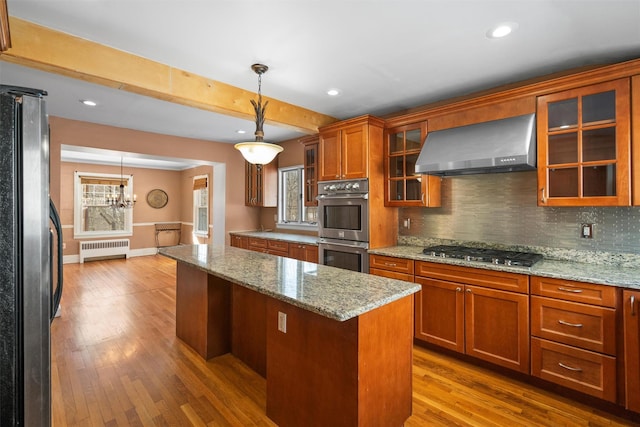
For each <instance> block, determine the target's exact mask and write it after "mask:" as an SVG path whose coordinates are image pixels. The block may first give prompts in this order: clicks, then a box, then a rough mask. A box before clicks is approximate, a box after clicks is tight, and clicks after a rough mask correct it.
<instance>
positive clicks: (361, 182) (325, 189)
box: [318, 179, 369, 194]
mask: <svg viewBox="0 0 640 427" xmlns="http://www.w3.org/2000/svg"><path fill="white" fill-rule="evenodd" d="M368 192H369V180H368V179H350V180H339V181H323V182H320V183H318V194H350V193H354V194H356V193H357V194H360V193H368Z"/></svg>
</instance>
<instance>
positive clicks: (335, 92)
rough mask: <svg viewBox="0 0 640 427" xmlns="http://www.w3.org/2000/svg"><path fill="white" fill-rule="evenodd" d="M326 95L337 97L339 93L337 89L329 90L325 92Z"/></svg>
mask: <svg viewBox="0 0 640 427" xmlns="http://www.w3.org/2000/svg"><path fill="white" fill-rule="evenodd" d="M327 95H329V96H338V95H340V91H339V90H338V89H329V90H328V91H327Z"/></svg>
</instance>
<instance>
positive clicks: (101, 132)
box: [49, 116, 260, 255]
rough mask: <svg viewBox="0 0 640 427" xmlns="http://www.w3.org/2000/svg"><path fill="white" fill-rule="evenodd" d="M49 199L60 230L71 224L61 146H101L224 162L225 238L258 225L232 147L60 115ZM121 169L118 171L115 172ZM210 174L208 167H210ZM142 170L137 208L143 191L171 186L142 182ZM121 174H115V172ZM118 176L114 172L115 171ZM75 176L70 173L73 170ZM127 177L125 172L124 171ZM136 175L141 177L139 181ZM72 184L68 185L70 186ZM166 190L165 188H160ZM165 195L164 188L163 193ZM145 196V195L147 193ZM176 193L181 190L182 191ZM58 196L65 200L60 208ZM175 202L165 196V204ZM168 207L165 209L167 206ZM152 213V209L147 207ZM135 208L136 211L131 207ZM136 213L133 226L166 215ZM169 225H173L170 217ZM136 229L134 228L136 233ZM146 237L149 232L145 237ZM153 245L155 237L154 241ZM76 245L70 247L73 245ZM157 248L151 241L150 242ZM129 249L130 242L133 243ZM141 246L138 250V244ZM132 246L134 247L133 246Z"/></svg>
mask: <svg viewBox="0 0 640 427" xmlns="http://www.w3.org/2000/svg"><path fill="white" fill-rule="evenodd" d="M49 119H50V127H51V147H50V152H51V196H52V198H53V200H54V202H56V204H57V205H59V206H61V207H62V209H61V211H62V224H63V226H71V225H73V204H72V203H71V210H69V206H68V204H67V202H66V197H67V195H71V196H70V197H72V194H73V180H71V184H68V181H66V179H63V178H65V177H63V171H62V169H63V168H62V164H61V162H60V147H61V145H62V144H66V145H76V146H84V147H92V148H101V149H109V150H117V151H123V152H131V153H140V154H147V155H154V156H163V157H173V158H178V159H192V160H202V161H207V162H215V163H219V164H224V165H225V166H226V173H225V192H226V196H225V200H224V202H225V210H224V212H225V213H224V220H225V236H226V237H225V239H226V242H227V243H229V240H228V239H229V237H228V232H229V231H232V230H255V229H258V228H259V227H260V223H259V221H260V219H259V216H260V212H259V210H258V209H254V208H249V207H246V206H245V205H244V190H243V189H244V186H245V182H244V160H243V158H242V156H241V155H240V153H239V152H238V151H237V150H235V149H234V148H233V145H232V144H223V143H216V142H210V141H204V140H197V139H189V138H180V137H174V136H170V135H159V134H153V133H148V132H141V131H134V130H130V129H123V128H116V127H112V126H104V125H97V124H93V123H87V122H80V121H75V120H68V119H63V118H60V117H54V116H51V117H50V118H49ZM118 169H119V168H118ZM209 170H211V167H209ZM142 171H143V169H140V170H138V171H136V175H134V189H135V192H136V194H137V195H138V203H137V205H138V206H140V205H141V204H142V203H146V202H145V201H144V197H145V196H146V192H144V190H145V189H147V188H148V189H149V190H150V189H153V188H163V186H164V185H166V186H168V187H169V186H171V185H173V184H171V183H170V182H171V181H173V178H169V179H168V181H167V182H166V183H165V182H162V181H156V178H154V177H153V176H152V175H149V179H148V180H147V179H146V178H145V176H146V174H145V173H143V172H142ZM117 172H119V171H117ZM117 172H116V173H117ZM70 173H71V175H73V170H71V172H70ZM125 173H127V171H125ZM64 174H66V175H68V174H69V170H66V169H65V172H64ZM138 177H139V178H138ZM175 180H177V181H178V183H177V185H178V186H180V185H181V182H182V181H183V179H182V178H180V176H179V175H178V176H177V177H176V178H175ZM68 185H70V187H68ZM163 189H164V188H163ZM165 191H166V190H165ZM147 192H148V191H147ZM179 192H182V191H181V190H180V191H179ZM61 198H62V199H64V200H65V202H64V203H62V204H61ZM173 200H175V199H173V198H172V197H171V195H170V196H169V204H171V203H172V201H173ZM178 200H180V208H179V209H182V207H183V204H188V206H189V207H190V206H191V202H189V203H185V202H183V201H182V200H181V199H178ZM169 204H168V205H169ZM150 209H151V208H150ZM135 210H136V211H137V210H138V207H136V208H135ZM139 210H140V213H137V212H134V224H135V223H136V222H147V219H146V218H147V215H149V217H148V218H149V220H148V222H153V221H161V219H160V218H163V217H164V215H169V214H167V213H165V212H169V211H168V210H167V211H164V210H162V209H160V210H157V211H156V212H153V211H148V212H147V213H144V211H146V208H142V207H141V208H140V209H139ZM175 214H176V215H177V217H178V219H179V220H180V221H182V219H183V217H184V215H183V213H182V211H177V212H176V213H175ZM189 218H190V219H188V222H191V221H193V219H192V218H191V215H189ZM170 221H173V219H171V220H170ZM135 229H136V227H134V232H135ZM69 233H71V235H72V234H73V233H72V230H71V229H69V228H65V229H64V234H65V240H66V239H67V235H68V234H69ZM145 234H147V233H145ZM147 237H148V236H144V237H141V240H137V239H138V237H136V238H135V239H134V241H135V244H136V245H145V244H147V242H148V238H147ZM154 241H155V239H154ZM71 246H74V245H71ZM75 246H76V247H75V249H74V248H72V247H70V245H67V249H66V251H65V255H68V254H74V253H77V242H76V244H75ZM153 246H155V243H154V244H153ZM132 247H134V246H133V242H132ZM140 247H142V246H140ZM134 248H135V247H134Z"/></svg>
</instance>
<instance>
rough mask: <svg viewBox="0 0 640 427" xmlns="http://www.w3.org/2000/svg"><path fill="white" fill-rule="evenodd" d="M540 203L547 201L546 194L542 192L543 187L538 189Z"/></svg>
mask: <svg viewBox="0 0 640 427" xmlns="http://www.w3.org/2000/svg"><path fill="white" fill-rule="evenodd" d="M540 203H547V196H545V194H544V187H542V188H541V189H540Z"/></svg>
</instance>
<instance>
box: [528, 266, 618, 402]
mask: <svg viewBox="0 0 640 427" xmlns="http://www.w3.org/2000/svg"><path fill="white" fill-rule="evenodd" d="M531 294H532V296H531V335H532V337H531V374H532V375H534V376H536V377H539V378H542V379H544V380H547V381H551V382H554V383H556V384H560V385H562V386H565V387H569V388H572V389H574V390H578V391H580V392H582V393H586V394H590V395H592V396H596V397H599V398H601V399H604V400H608V401H610V402H616V401H617V381H616V370H617V359H616V356H617V354H616V353H617V339H616V337H617V335H616V301H617V295H616V294H617V289H616V288H614V287H612V286H603V285H597V284H592V283H582V282H575V281H570V280H559V279H552V278H544V277H537V276H533V277H532V278H531Z"/></svg>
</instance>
